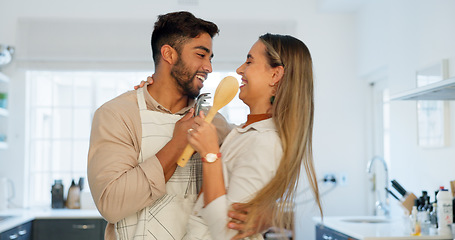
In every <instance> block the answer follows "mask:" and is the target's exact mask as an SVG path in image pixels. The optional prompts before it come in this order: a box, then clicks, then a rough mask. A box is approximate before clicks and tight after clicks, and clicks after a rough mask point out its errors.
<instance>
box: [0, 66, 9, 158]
mask: <svg viewBox="0 0 455 240" xmlns="http://www.w3.org/2000/svg"><path fill="white" fill-rule="evenodd" d="M8 85H9V78H8V77H7V76H6V75H5V74H3V73H1V72H0V150H1V149H6V148H7V147H8V144H7V141H8V135H7V133H8V115H9V112H8Z"/></svg>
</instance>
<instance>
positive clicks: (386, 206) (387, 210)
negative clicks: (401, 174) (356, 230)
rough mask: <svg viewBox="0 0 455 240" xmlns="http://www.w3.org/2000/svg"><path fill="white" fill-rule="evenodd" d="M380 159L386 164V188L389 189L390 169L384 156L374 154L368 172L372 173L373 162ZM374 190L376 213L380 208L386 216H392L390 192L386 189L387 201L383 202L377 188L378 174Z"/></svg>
mask: <svg viewBox="0 0 455 240" xmlns="http://www.w3.org/2000/svg"><path fill="white" fill-rule="evenodd" d="M376 160H378V161H381V162H382V164H383V166H384V171H385V188H386V189H387V186H388V183H389V170H388V168H387V163H386V162H385V160H384V158H383V157H380V156H374V157H373V158H372V159H371V160H370V161H369V162H368V164H367V173H371V170H372V168H373V163H374V162H375V161H376ZM373 184H374V187H373V190H374V191H375V192H376V194H377V195H376V198H377V201H376V204H375V211H374V212H375V215H377V211H378V210H380V211H382V212H383V213H384V216H386V217H388V216H390V208H389V192H388V191H387V190H386V189H385V201H384V202H382V201H380V199H379V192H377V189H376V176H374V178H373Z"/></svg>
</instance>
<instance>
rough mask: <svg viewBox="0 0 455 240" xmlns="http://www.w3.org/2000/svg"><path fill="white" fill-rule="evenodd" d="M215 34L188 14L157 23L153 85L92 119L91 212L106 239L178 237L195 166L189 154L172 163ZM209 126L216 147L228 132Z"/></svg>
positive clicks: (207, 68) (193, 193) (193, 192)
mask: <svg viewBox="0 0 455 240" xmlns="http://www.w3.org/2000/svg"><path fill="white" fill-rule="evenodd" d="M218 31H219V30H218V27H217V26H216V25H215V24H214V23H212V22H208V21H205V20H202V19H199V18H196V17H194V16H193V15H192V14H191V13H188V12H175V13H169V14H166V15H161V16H159V17H158V20H157V22H156V23H155V29H154V31H153V34H152V40H151V45H152V53H153V59H154V62H155V73H154V75H153V80H154V83H153V84H152V85H148V86H147V87H145V88H141V89H139V90H137V91H130V92H127V93H124V94H122V95H121V96H118V97H116V98H114V99H112V100H111V101H109V102H107V103H105V104H104V105H103V106H101V107H100V108H99V109H98V110H97V111H96V113H95V115H94V118H93V123H92V124H93V125H92V133H91V138H90V150H89V155H88V180H89V185H90V189H91V192H92V195H93V199H94V201H95V203H96V206H97V208H98V210H99V211H100V213H101V215H102V216H103V217H104V218H105V219H106V220H107V221H108V222H109V223H108V226H107V227H106V233H105V239H108V240H110V239H133V238H134V239H159V240H162V239H181V238H182V237H183V236H184V234H185V227H186V223H187V220H188V219H187V218H188V215H189V214H190V211H191V209H192V207H193V205H194V201H195V199H196V197H197V194H198V190H199V189H198V183H199V182H200V171H201V161H200V156H198V155H197V154H195V155H194V156H193V157H192V159H191V160H190V161H189V163H188V164H187V166H186V167H184V168H181V167H177V165H176V159H178V157H179V156H180V155H181V153H182V152H183V149H184V148H185V146H186V145H187V136H186V135H187V131H188V129H189V128H190V127H191V125H192V124H193V118H192V116H193V112H194V110H193V108H192V107H193V105H194V102H195V101H194V98H195V97H196V96H198V95H199V91H200V89H201V88H202V87H203V82H204V81H205V79H206V78H207V75H208V73H210V72H212V65H211V59H212V57H213V51H212V38H213V37H214V35H216V34H217V33H218ZM214 124H216V125H217V126H218V133H219V136H220V137H219V138H220V139H219V140H220V142H221V141H222V139H223V138H224V137H225V136H226V135H227V133H228V132H229V131H230V126H229V125H228V124H227V123H226V121H225V120H224V119H223V118H222V117H220V115H218V117H217V118H215V119H214ZM233 214H234V213H233ZM237 215H238V213H237ZM244 217H245V215H242V214H240V216H239V217H236V218H238V219H240V220H242V218H244ZM234 218H235V216H234ZM234 227H235V226H234ZM237 227H238V226H237Z"/></svg>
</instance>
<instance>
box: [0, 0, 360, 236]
mask: <svg viewBox="0 0 455 240" xmlns="http://www.w3.org/2000/svg"><path fill="white" fill-rule="evenodd" d="M24 6H26V7H24ZM2 9H5V10H4V11H2V15H0V42H1V43H7V44H10V45H13V46H18V45H20V44H23V42H24V39H23V38H22V39H20V37H18V36H21V35H22V34H20V33H19V31H20V30H19V28H18V22H19V21H21V20H22V19H31V18H33V19H38V20H46V21H51V22H52V21H59V20H61V19H66V20H68V19H70V20H71V21H73V22H78V20H81V21H82V20H83V21H93V22H94V23H96V22H100V21H103V22H109V21H112V22H118V21H122V20H124V21H127V22H140V21H142V22H144V23H149V24H150V25H152V24H153V22H154V21H155V20H156V16H157V15H158V14H162V13H166V12H170V11H175V10H181V9H186V10H189V11H192V12H193V13H194V14H195V15H196V16H198V17H202V18H206V19H209V20H213V21H215V22H220V23H221V24H220V26H221V27H222V26H223V25H224V24H226V23H229V22H231V20H232V21H233V22H235V24H236V26H237V30H238V31H239V32H238V33H237V34H236V36H230V39H229V38H228V40H225V43H226V42H228V41H232V42H235V43H244V44H234V45H230V46H232V48H231V49H227V50H226V49H225V50H222V48H221V47H220V45H219V44H218V42H217V39H216V38H215V42H214V48H215V59H214V67H215V70H216V68H217V66H219V68H225V69H218V70H232V69H235V68H236V67H237V66H238V65H239V64H241V63H242V61H244V57H245V55H246V53H247V51H248V49H249V47H250V46H251V45H252V43H253V42H254V41H255V40H256V37H253V38H251V34H249V33H250V32H251V31H253V30H252V28H253V27H254V26H253V25H254V24H251V23H261V22H262V23H267V24H270V23H271V22H279V23H283V24H287V23H289V24H290V25H292V24H294V25H293V26H294V27H295V28H294V30H292V29H287V28H286V29H283V31H285V32H292V31H294V32H295V35H296V37H298V38H300V39H302V40H303V41H304V42H305V43H306V44H307V45H308V47H309V49H310V51H311V53H312V57H313V60H314V72H315V81H316V113H315V127H314V158H315V162H316V168H317V172H318V174H319V177H320V178H321V177H322V174H324V173H335V174H341V173H344V174H346V176H347V177H348V183H347V185H346V186H343V187H339V188H337V189H335V190H334V191H332V192H330V193H328V194H327V195H325V196H324V197H323V206H324V214H325V215H326V216H330V215H362V214H365V213H366V212H367V206H366V203H365V202H366V201H365V198H366V196H365V195H366V194H365V188H366V186H365V185H366V184H365V180H366V176H365V166H366V160H367V159H366V153H365V148H366V146H365V124H364V122H365V108H366V106H365V104H364V102H365V101H364V100H365V99H366V95H365V93H366V85H367V84H366V83H364V82H362V81H360V80H359V78H358V77H357V76H356V64H357V63H356V62H357V60H356V58H357V55H356V47H357V42H356V35H355V21H354V20H355V18H354V16H353V15H348V14H327V13H321V12H319V11H318V9H317V0H305V1H295V0H283V1H280V3H279V4H277V2H276V1H268V0H267V1H243V0H231V1H209V0H201V1H199V5H198V6H181V5H178V4H177V1H145V0H133V1H127V2H126V1H120V0H117V1H107V0H100V1H89V0H82V1H78V2H77V4H70V3H68V2H62V1H52V0H39V1H25V0H16V1H7V2H2ZM144 25H146V24H144ZM145 28H146V27H144V29H145ZM270 28H271V29H276V26H272V24H270ZM144 31H145V30H144ZM146 31H149V30H146ZM275 32H278V33H283V32H280V31H275ZM120 34H121V32H120ZM146 34H147V35H148V34H149V32H147V33H146ZM82 37H84V36H82ZM87 37H89V36H87ZM142 37H143V36H138V37H137V38H136V37H135V36H131V39H130V40H131V41H138V42H140V41H144V39H142ZM139 38H141V39H139ZM219 38H220V39H222V38H224V36H223V28H221V33H220V37H219ZM30 40H31V41H33V39H29V42H30ZM98 40H99V39H98ZM48 41H50V42H51V43H52V41H53V39H52V38H49V39H48ZM94 41H95V39H94ZM112 41H114V40H112ZM145 41H148V39H145ZM55 44H57V45H60V44H61V43H57V42H55ZM217 44H218V45H217ZM118 47H119V48H122V50H124V48H126V47H128V46H122V45H119V46H118ZM135 47H136V49H137V46H135ZM234 50H237V51H234ZM143 51H144V52H146V53H147V55H149V48H148V46H147V47H144V49H143ZM231 51H234V52H235V53H236V54H237V52H242V54H241V55H239V56H237V55H236V56H235V58H236V59H232V56H227V54H228V53H229V52H231ZM17 53H18V56H21V57H22V59H18V61H19V62H17V64H15V65H11V66H9V67H8V68H7V69H6V71H7V74H10V76H11V77H12V78H13V79H12V82H11V88H10V96H11V99H10V107H11V118H10V119H11V120H10V125H9V126H11V128H10V136H12V137H11V138H10V140H11V147H10V149H9V150H8V151H6V152H5V151H3V152H0V159H1V160H0V175H2V176H3V175H5V176H8V177H10V178H12V179H13V180H14V181H15V184H16V186H17V187H18V188H19V189H24V187H25V182H24V179H26V176H24V174H23V169H24V167H25V164H26V162H27V159H26V156H27V155H26V153H24V145H25V129H24V126H25V117H24V116H26V112H25V101H26V93H25V92H24V87H25V86H24V84H25V81H24V76H23V68H24V67H26V66H28V64H25V63H24V62H23V61H26V60H27V59H26V58H27V56H26V54H23V53H21V49H20V48H18V49H17ZM21 54H22V55H21ZM106 54H107V53H106ZM223 55H224V56H223ZM237 58H238V59H237ZM35 60H36V61H37V62H38V63H39V62H40V61H41V60H40V59H35ZM47 60H49V59H47ZM55 60H58V59H54V61H55ZM73 60H74V59H73ZM136 60H137V59H136ZM21 61H22V62H21ZM36 61H35V63H36ZM97 61H100V60H99V59H98V60H97ZM103 61H109V59H107V60H106V59H104V60H103ZM139 61H143V59H139ZM19 63H20V64H19ZM142 63H143V62H142ZM54 64H57V63H55V62H54ZM79 64H80V62H78V63H73V66H76V65H79ZM44 65H45V66H51V65H52V61H50V62H46V63H45V64H44ZM69 65H71V63H70V64H69ZM119 65H120V64H118V63H117V65H115V66H119ZM94 66H95V67H96V66H97V65H96V64H95V65H94ZM145 66H147V64H145ZM150 66H152V64H151V62H150ZM41 67H42V66H41ZM11 162H13V163H11ZM11 168H13V169H12V170H13V171H11ZM306 187H307V185H306V182H305V181H303V182H302V184H301V185H300V188H301V189H305V188H306ZM320 187H321V191H324V190H326V189H327V188H328V187H327V186H324V185H321V186H320ZM49 188H50V186H49ZM304 194H305V196H306V197H309V196H308V195H309V192H305V193H304ZM21 197H24V192H23V191H22V192H21V191H18V193H17V197H16V201H17V202H18V204H19V205H21V201H20V199H21ZM340 201H342V203H343V207H340ZM317 214H318V211H317V209H315V207H314V205H312V204H305V205H299V211H298V213H297V214H296V218H297V223H296V225H297V239H313V238H314V229H313V223H312V221H311V217H312V216H317Z"/></svg>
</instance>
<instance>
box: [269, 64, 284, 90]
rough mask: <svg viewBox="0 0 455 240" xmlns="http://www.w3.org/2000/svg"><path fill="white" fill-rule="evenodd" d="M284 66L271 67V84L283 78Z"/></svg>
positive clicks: (273, 84)
mask: <svg viewBox="0 0 455 240" xmlns="http://www.w3.org/2000/svg"><path fill="white" fill-rule="evenodd" d="M283 75H284V67H283V66H278V67H275V68H274V69H273V73H272V82H271V83H270V85H271V86H275V85H276V84H278V82H279V81H280V80H281V79H282V78H283Z"/></svg>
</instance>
